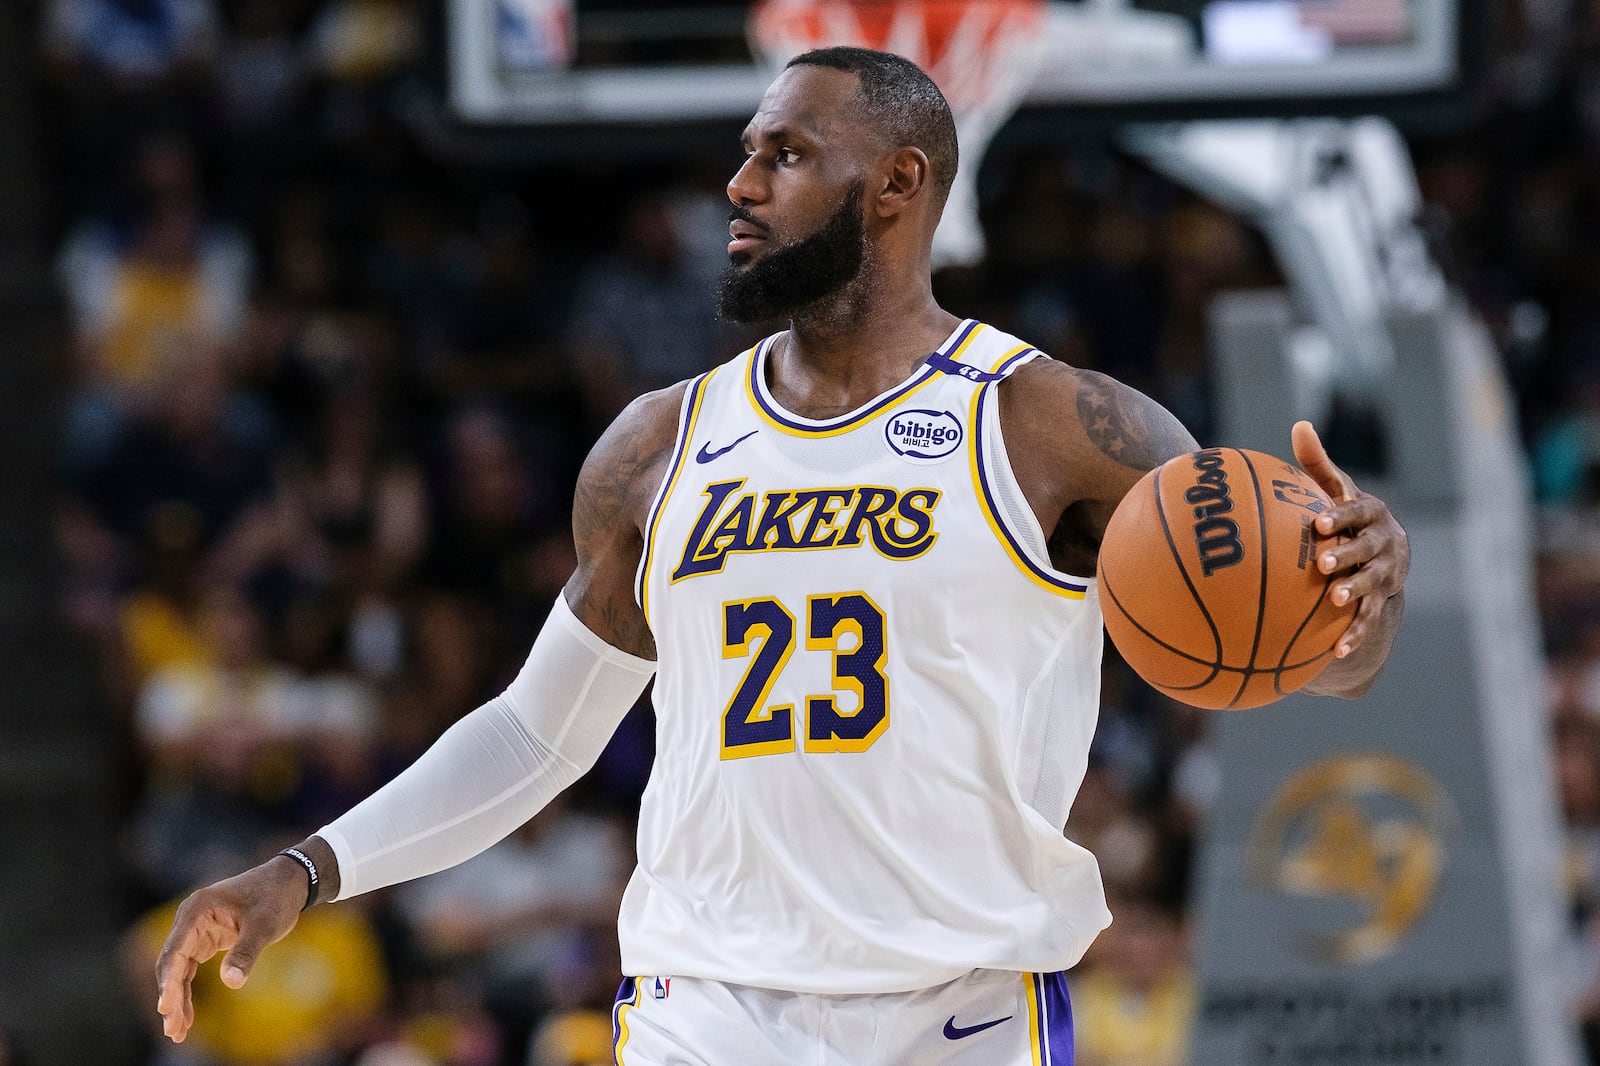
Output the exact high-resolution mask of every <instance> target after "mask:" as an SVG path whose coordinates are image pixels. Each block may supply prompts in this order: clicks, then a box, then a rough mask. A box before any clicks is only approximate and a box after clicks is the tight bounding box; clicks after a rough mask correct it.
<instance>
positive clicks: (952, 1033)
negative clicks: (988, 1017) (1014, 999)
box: [944, 1014, 1015, 1040]
mask: <svg viewBox="0 0 1600 1066" xmlns="http://www.w3.org/2000/svg"><path fill="white" fill-rule="evenodd" d="M1014 1017H1015V1015H1013V1014H1008V1015H1006V1016H1005V1017H1004V1018H996V1019H995V1020H994V1021H992V1022H984V1023H982V1024H981V1025H969V1026H968V1027H967V1028H965V1029H959V1028H957V1027H956V1016H955V1015H954V1014H952V1015H950V1020H949V1021H947V1022H945V1023H944V1037H945V1039H946V1040H960V1039H961V1038H962V1037H964V1036H971V1035H972V1034H974V1033H981V1032H983V1031H984V1030H985V1029H993V1028H994V1027H995V1026H997V1025H999V1024H1000V1023H1001V1022H1009V1021H1010V1020H1011V1019H1012V1018H1014Z"/></svg>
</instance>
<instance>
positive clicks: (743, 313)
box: [717, 181, 867, 323]
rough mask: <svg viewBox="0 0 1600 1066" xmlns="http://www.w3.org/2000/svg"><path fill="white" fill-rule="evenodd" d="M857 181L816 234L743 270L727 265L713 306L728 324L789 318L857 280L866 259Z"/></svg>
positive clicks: (775, 250)
mask: <svg viewBox="0 0 1600 1066" xmlns="http://www.w3.org/2000/svg"><path fill="white" fill-rule="evenodd" d="M865 189H866V183H865V182H863V181H857V182H856V183H855V184H853V185H852V186H850V189H849V191H848V192H846V193H845V197H844V203H842V204H840V205H839V209H838V210H837V211H835V212H834V213H833V214H832V215H830V216H829V217H828V220H827V221H826V222H824V223H823V224H822V225H821V226H820V227H818V229H817V231H816V232H815V233H813V234H811V235H810V236H809V237H802V238H801V239H800V240H798V241H795V242H794V243H792V244H785V245H782V246H780V247H777V248H773V249H771V250H769V251H768V252H767V254H766V255H764V256H762V257H761V258H759V259H757V260H756V261H755V262H754V263H753V264H751V265H750V266H748V267H738V266H732V265H730V266H729V267H728V269H727V270H726V271H724V272H723V275H722V281H721V283H720V284H719V285H718V286H717V306H718V308H719V310H720V312H721V314H722V317H723V319H724V320H726V321H729V322H741V323H749V322H767V321H770V320H772V319H779V318H788V317H790V316H792V315H793V314H794V313H795V312H797V311H800V310H802V309H804V308H807V307H810V306H812V305H813V304H815V303H817V302H818V301H819V300H822V299H825V298H826V297H829V296H832V295H834V294H835V293H837V292H839V291H840V290H841V289H843V288H844V287H845V286H846V285H848V284H850V283H851V282H852V281H854V280H855V279H856V276H857V275H858V274H860V273H861V264H862V263H863V262H865V261H866V252H867V233H866V223H865V221H864V220H863V219H862V214H861V194H862V192H863V191H864V190H865Z"/></svg>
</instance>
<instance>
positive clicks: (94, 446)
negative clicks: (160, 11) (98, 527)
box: [59, 136, 251, 469]
mask: <svg viewBox="0 0 1600 1066" xmlns="http://www.w3.org/2000/svg"><path fill="white" fill-rule="evenodd" d="M134 182H135V184H134V189H133V203H132V204H131V205H130V208H129V210H128V211H127V212H126V213H115V214H109V215H101V216H96V217H93V218H90V219H88V220H86V221H84V222H82V223H80V224H79V225H78V226H76V227H75V228H74V229H73V231H72V233H71V234H70V235H69V236H68V238H67V241H66V244H65V246H64V247H63V248H62V251H61V257H60V264H59V267H60V272H61V278H62V282H63V285H64V287H65V289H66V293H67V298H68V302H69V305H70V307H71V309H72V317H73V344H74V348H75V349H76V352H75V354H76V358H77V360H78V363H79V366H80V367H81V371H80V381H79V386H78V390H77V394H76V396H75V398H74V402H73V404H72V407H71V409H70V410H69V412H68V418H67V426H66V438H67V439H66V444H67V457H68V461H69V463H71V464H72V465H73V467H74V468H77V469H81V468H84V467H88V466H92V465H94V464H95V463H98V462H101V461H103V460H104V459H105V456H106V453H107V451H108V450H109V449H110V448H111V447H112V445H113V443H114V442H115V440H116V438H117V436H118V434H119V433H121V432H122V431H123V430H124V429H125V428H126V426H127V424H128V422H129V421H130V420H131V419H134V418H138V417H141V416H144V415H146V414H148V413H149V411H150V409H151V408H152V406H153V405H154V404H155V403H156V402H157V397H156V394H157V393H158V392H159V390H161V389H162V388H163V387H165V386H166V385H168V384H169V383H170V381H171V372H172V370H173V369H174V368H175V367H179V366H185V367H186V366H188V365H192V364H193V363H194V362H196V361H198V360H200V359H206V360H210V361H213V362H218V363H220V362H221V361H222V360H223V358H224V356H225V353H226V346H227V344H228V343H229V342H230V341H231V340H232V339H233V338H234V336H235V334H236V333H237V331H238V329H239V325H240V323H241V321H242V320H243V313H244V307H245V296H246V293H247V291H248V287H249V281H250V272H251V254H250V250H249V246H248V245H247V244H246V243H245V241H244V240H243V238H242V237H240V236H239V235H238V234H237V233H235V232H234V231H233V230H231V229H230V228H228V227H226V226H223V225H220V224H218V223H216V222H215V221H213V220H212V219H210V218H209V217H208V216H207V214H206V211H205V208H204V207H203V205H202V204H201V202H200V196H199V189H198V177H197V175H196V164H195V159H194V155H193V150H192V148H191V147H190V146H189V145H188V144H187V143H186V142H185V141H184V140H183V139H182V138H181V137H174V136H162V137H158V138H154V139H152V140H150V141H148V142H147V143H145V144H144V145H143V146H142V148H141V149H140V150H139V152H138V154H137V158H136V161H135V167H134ZM236 413H237V414H238V415H239V416H240V417H247V415H246V413H245V412H243V411H239V412H236Z"/></svg>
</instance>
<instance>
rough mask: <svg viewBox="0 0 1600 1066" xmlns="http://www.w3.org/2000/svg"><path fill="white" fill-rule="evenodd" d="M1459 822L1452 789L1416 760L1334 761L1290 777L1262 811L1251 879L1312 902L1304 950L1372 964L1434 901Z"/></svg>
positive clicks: (1304, 915)
mask: <svg viewBox="0 0 1600 1066" xmlns="http://www.w3.org/2000/svg"><path fill="white" fill-rule="evenodd" d="M1454 820H1455V816H1454V812H1453V810H1452V807H1451V804H1450V799H1449V797H1448V796H1447V795H1446V794H1445V792H1444V790H1443V789H1442V788H1440V787H1439V785H1438V784H1437V783H1436V782H1435V781H1434V780H1433V779H1432V778H1431V777H1429V776H1428V775H1427V774H1425V773H1423V772H1422V771H1421V770H1420V769H1418V768H1417V767H1415V766H1413V765H1411V764H1410V763H1408V762H1405V761H1403V760H1401V759H1397V758H1394V757H1393V756H1390V755H1382V754H1376V753H1372V754H1360V755H1347V756H1341V757H1339V758H1334V759H1327V760H1325V761H1323V762H1319V763H1315V764H1313V765H1311V766H1308V767H1306V768H1305V769H1304V770H1302V771H1300V772H1299V773H1298V774H1296V775H1295V776H1294V777H1292V778H1290V779H1289V781H1288V782H1287V783H1286V784H1285V785H1284V786H1283V788H1281V789H1280V790H1279V791H1278V794H1277V795H1276V796H1274V797H1273V799H1272V802H1271V803H1269V804H1268V805H1267V807H1266V810H1264V811H1263V812H1262V814H1261V818H1260V820H1259V821H1258V822H1257V824H1256V828H1255V832H1254V833H1253V834H1252V835H1251V838H1250V857H1249V863H1250V877H1251V879H1252V881H1254V882H1255V883H1256V884H1257V885H1259V886H1261V887H1264V888H1267V889H1269V890H1271V891H1273V892H1276V893H1278V894H1280V895H1282V896H1287V897H1294V898H1297V899H1301V900H1306V901H1307V906H1305V907H1304V909H1303V912H1300V917H1301V922H1302V924H1301V928H1300V930H1299V932H1298V934H1297V936H1296V943H1297V946H1299V947H1300V948H1302V949H1303V950H1305V951H1306V952H1307V953H1309V954H1311V955H1313V956H1314V957H1317V958H1321V959H1328V960H1332V961H1335V962H1346V963H1354V962H1365V961H1368V960H1371V959H1375V958H1379V957H1381V956H1383V955H1387V954H1389V953H1390V952H1391V951H1393V950H1394V949H1395V947H1396V945H1398V943H1399V942H1400V940H1401V938H1402V937H1404V936H1405V934H1406V933H1407V932H1408V931H1409V930H1410V929H1411V928H1412V927H1414V926H1415V925H1416V924H1417V922H1418V921H1419V920H1420V919H1421V918H1422V916H1423V915H1424V914H1425V913H1426V912H1427V910H1428V907H1429V906H1430V905H1431V904H1432V903H1433V901H1434V898H1435V896H1436V895H1437V891H1438V886H1439V875H1440V873H1441V871H1442V870H1443V868H1444V861H1445V838H1446V836H1447V835H1448V832H1449V830H1450V827H1451V826H1452V825H1453V823H1454ZM1313 902H1314V903H1315V904H1316V905H1315V906H1313V905H1311V904H1312V903H1313Z"/></svg>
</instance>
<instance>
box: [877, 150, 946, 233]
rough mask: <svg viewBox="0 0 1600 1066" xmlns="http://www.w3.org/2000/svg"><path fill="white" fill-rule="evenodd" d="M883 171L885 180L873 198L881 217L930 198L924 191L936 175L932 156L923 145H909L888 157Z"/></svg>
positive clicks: (889, 215)
mask: <svg viewBox="0 0 1600 1066" xmlns="http://www.w3.org/2000/svg"><path fill="white" fill-rule="evenodd" d="M881 174H882V177H883V183H882V185H880V186H879V188H878V194H877V195H876V196H875V197H874V198H873V200H872V208H873V210H874V212H876V214H877V216H878V217H879V218H891V217H893V216H895V215H898V214H901V213H902V212H905V211H907V210H909V209H910V208H911V207H912V205H914V204H916V203H918V202H920V201H922V200H925V199H926V198H927V197H926V196H925V195H924V194H925V193H926V192H927V191H928V185H929V182H930V180H931V178H932V174H931V172H930V170H929V167H928V156H927V154H926V153H924V152H923V150H922V149H921V148H912V147H909V146H908V147H905V148H900V149H897V150H896V151H895V152H894V153H893V154H891V155H889V156H886V157H884V159H883V161H882V170H881Z"/></svg>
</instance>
